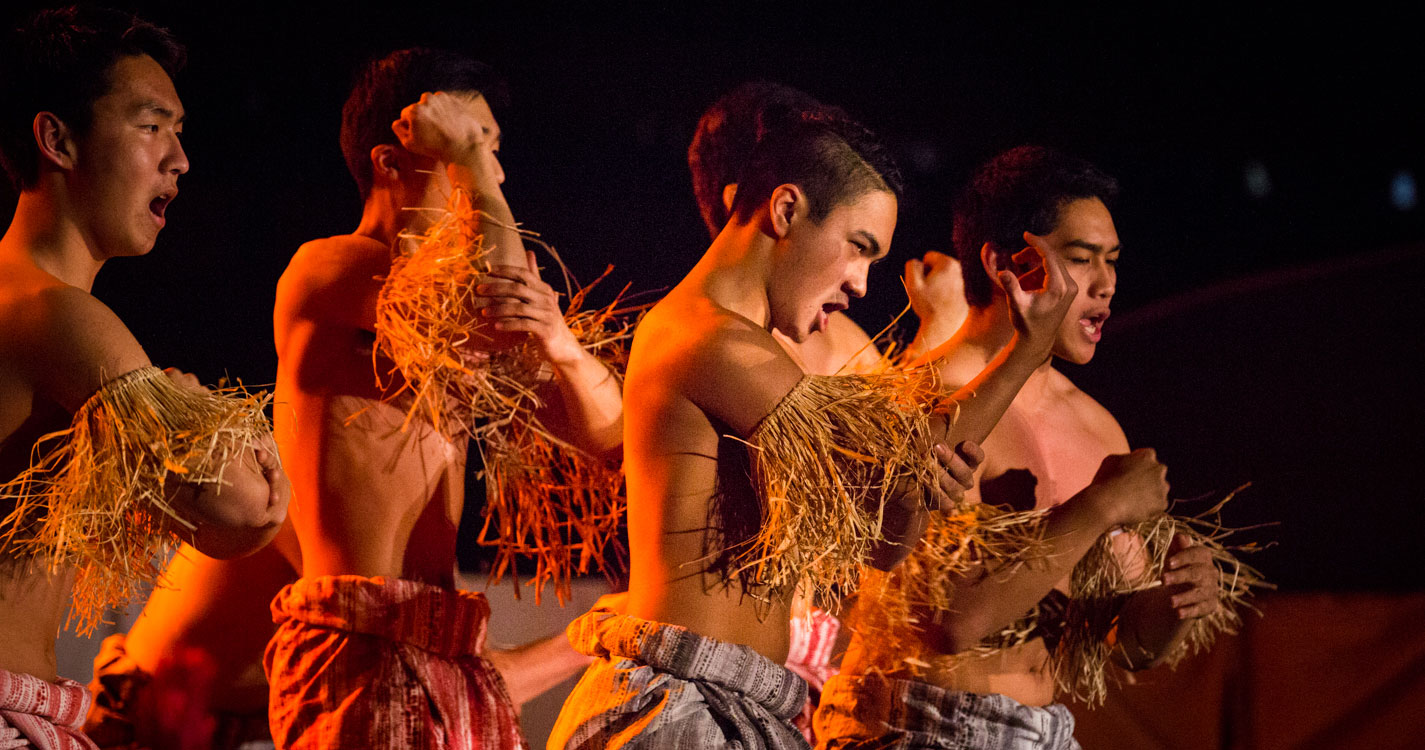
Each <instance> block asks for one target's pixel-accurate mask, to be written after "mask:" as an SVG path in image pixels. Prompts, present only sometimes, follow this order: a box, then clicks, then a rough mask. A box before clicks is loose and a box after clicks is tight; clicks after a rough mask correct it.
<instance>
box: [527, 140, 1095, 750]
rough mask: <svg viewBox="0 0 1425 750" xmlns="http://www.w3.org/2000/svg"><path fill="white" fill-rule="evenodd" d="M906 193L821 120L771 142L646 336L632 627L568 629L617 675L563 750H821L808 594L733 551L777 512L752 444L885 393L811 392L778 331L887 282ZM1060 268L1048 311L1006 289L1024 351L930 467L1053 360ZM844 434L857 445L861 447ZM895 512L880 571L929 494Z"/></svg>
mask: <svg viewBox="0 0 1425 750" xmlns="http://www.w3.org/2000/svg"><path fill="white" fill-rule="evenodd" d="M898 190H899V179H898V176H897V174H896V172H895V169H894V166H893V165H892V164H891V162H890V159H889V157H888V156H887V155H886V153H885V151H884V150H883V149H882V148H881V147H880V146H879V144H877V143H876V142H875V141H874V137H873V136H871V135H870V134H869V133H868V132H866V131H865V130H864V129H863V128H861V127H860V126H858V125H856V124H854V123H850V122H847V121H844V120H839V119H831V118H819V117H813V118H808V119H807V120H806V121H805V122H803V123H799V124H798V125H796V126H794V127H789V128H784V129H779V130H778V131H777V132H774V133H771V134H769V135H768V136H767V137H766V138H764V139H763V141H762V142H761V143H759V144H758V146H757V148H756V151H755V153H754V155H753V157H752V158H751V160H750V161H749V164H748V166H747V168H746V169H745V170H744V171H743V173H742V176H741V178H740V183H739V185H738V188H737V196H736V198H735V199H734V203H733V211H732V219H731V220H730V221H729V223H728V224H727V226H726V227H724V228H723V230H722V231H721V232H720V233H719V234H718V236H717V238H716V239H715V240H714V241H713V243H712V246H711V247H709V248H708V250H707V252H706V253H705V254H704V255H703V257H702V259H701V260H700V261H699V262H698V264H697V265H696V266H695V267H694V269H693V270H692V271H691V272H690V273H689V274H688V276H687V277H686V278H685V279H684V280H683V281H682V282H681V283H679V284H678V285H677V286H676V287H675V288H674V289H673V290H672V291H671V292H670V293H669V294H668V296H667V297H665V298H664V299H663V300H662V301H661V302H660V303H658V305H656V306H655V307H654V308H653V309H652V310H651V311H649V313H648V315H647V316H646V317H645V318H644V320H643V322H642V323H641V324H640V326H639V329H638V331H637V333H636V334H635V338H634V345H633V350H632V355H631V358H630V362H629V370H628V380H627V389H628V391H627V392H628V396H629V397H628V399H627V408H626V420H627V421H626V428H625V436H624V437H625V450H624V467H625V472H626V476H627V478H628V490H629V537H630V543H631V549H630V552H631V557H632V568H631V579H630V590H629V601H628V610H627V614H626V615H616V614H614V613H611V612H608V611H602V612H601V611H595V612H591V613H589V614H587V615H585V616H584V617H583V618H581V619H580V620H579V621H577V622H576V623H575V624H574V625H572V626H571V627H570V633H571V640H573V641H574V642H575V646H576V647H577V648H581V649H583V650H585V651H586V652H588V653H591V654H593V655H595V656H596V657H599V658H596V661H595V662H594V664H593V666H591V667H590V668H589V670H588V671H587V672H586V673H585V675H584V677H583V679H582V680H581V681H580V683H579V686H578V687H577V688H576V689H575V691H574V693H573V695H571V696H570V698H569V700H568V702H566V703H565V706H564V710H563V712H562V713H561V716H560V720H559V723H558V724H557V725H556V727H555V730H554V734H553V736H552V738H551V743H550V746H551V747H568V748H596V747H711V746H723V744H724V743H726V744H728V745H730V744H732V743H737V742H741V743H744V744H743V745H742V746H755V747H771V748H781V747H804V746H805V740H804V739H803V738H802V735H801V734H800V733H799V732H798V731H797V730H796V728H795V727H793V726H792V724H791V723H790V719H791V718H792V716H794V715H795V714H796V713H797V712H798V711H800V710H801V706H802V704H803V702H804V700H805V696H806V687H805V683H803V682H802V681H801V679H800V678H798V677H796V676H795V675H794V674H792V673H791V672H789V671H787V670H786V669H785V668H783V667H782V666H781V662H782V660H783V659H784V658H785V656H786V653H787V640H788V618H789V610H790V604H791V599H792V595H793V591H792V590H791V587H790V586H787V587H782V588H777V589H775V590H769V589H768V588H767V587H765V586H760V585H758V579H756V578H755V577H750V576H745V575H740V574H739V573H738V572H737V570H736V569H735V567H733V566H735V565H736V563H735V562H733V563H731V564H729V553H731V554H732V556H733V557H734V558H735V557H736V551H738V550H740V549H745V548H746V546H747V545H748V544H749V543H750V541H751V540H752V539H753V538H754V537H756V536H757V535H758V534H759V533H761V532H762V530H763V529H762V526H763V524H764V523H765V519H759V518H758V516H759V514H760V511H759V509H758V505H759V500H766V499H767V498H760V499H759V498H758V497H756V496H754V495H753V494H752V492H753V491H752V487H751V486H750V484H749V482H748V474H747V469H746V463H745V462H746V461H747V457H748V450H749V449H748V448H747V446H745V445H743V444H741V443H739V442H738V440H739V439H749V440H750V441H751V443H752V445H753V448H752V449H751V451H753V452H757V451H776V450H777V449H778V446H777V445H776V444H773V443H771V442H767V441H764V440H763V438H765V437H766V433H765V432H761V431H762V430H764V429H765V428H766V425H767V424H768V422H769V420H773V419H777V420H779V421H780V420H781V419H784V418H786V417H787V416H788V413H787V409H788V408H789V407H788V403H789V399H790V400H791V401H794V402H802V401H805V400H806V399H807V394H808V393H809V392H810V391H809V390H808V388H809V386H807V384H812V386H818V385H820V386H825V385H828V384H830V385H831V386H832V387H835V386H837V385H841V384H844V385H847V386H849V388H847V389H846V390H845V391H843V392H845V393H853V392H855V391H858V390H861V389H863V387H866V386H868V385H869V382H868V381H864V380H860V379H849V378H825V377H822V378H818V377H816V376H806V374H805V372H804V371H803V370H802V368H801V367H799V366H798V365H797V363H796V362H795V361H793V360H792V359H791V357H789V356H788V355H787V354H786V352H784V351H783V350H782V348H781V347H780V346H779V345H778V344H777V343H776V341H775V339H773V338H772V335H771V333H770V331H771V329H773V328H776V329H778V330H780V331H782V332H783V333H785V334H787V335H788V336H789V337H790V338H792V339H793V340H794V341H797V342H801V341H804V340H806V339H807V337H808V336H810V335H812V334H813V333H814V332H816V331H820V330H824V329H825V328H826V325H827V321H828V318H829V315H830V314H831V313H833V312H835V311H838V310H841V309H844V308H845V307H846V305H847V304H848V303H849V301H850V299H851V298H852V297H860V296H862V295H864V294H865V292H866V287H865V285H866V274H867V271H868V269H869V267H870V264H871V263H873V262H874V261H876V260H878V259H880V258H881V257H884V255H885V254H886V252H887V251H888V250H889V247H890V242H891V235H892V232H893V231H894V229H895V223H896V209H897V200H898V199H897V193H898ZM1046 268H1047V279H1048V283H1047V284H1046V286H1045V287H1044V289H1043V290H1042V291H1040V292H1038V293H1026V292H1024V291H1022V290H1020V289H1019V286H1018V283H1017V281H1015V280H1014V276H1013V275H1012V274H1010V273H1008V272H1005V273H1004V274H1001V276H1000V280H1001V283H1004V284H1008V285H1009V286H1010V287H1011V288H1012V289H1013V295H1014V298H1015V300H1016V306H1015V308H1014V310H1015V315H1016V320H1017V321H1018V323H1019V326H1020V333H1019V335H1018V336H1017V337H1016V338H1015V341H1014V342H1013V343H1012V345H1011V346H1010V347H1008V348H1007V350H1006V352H1005V354H1004V356H1003V357H1001V358H1000V359H999V360H997V361H996V362H995V363H994V365H993V366H992V367H991V368H989V369H988V370H987V371H986V373H985V374H984V376H983V377H981V378H978V379H976V380H975V381H974V382H973V383H972V384H971V387H970V388H967V389H965V390H963V391H961V392H959V393H957V394H954V395H952V396H950V400H951V401H955V402H958V403H959V406H960V409H959V415H958V418H957V419H956V421H955V423H954V424H953V425H947V424H946V420H945V419H944V418H943V416H939V415H941V414H943V413H944V412H942V411H938V412H936V415H934V416H931V417H929V425H930V426H929V427H928V428H927V430H926V432H925V434H926V435H927V437H928V439H927V440H926V442H925V444H924V445H916V446H913V448H912V449H913V450H915V451H917V452H920V453H923V454H924V455H927V456H928V455H929V454H930V452H931V443H933V442H948V443H949V444H958V443H959V441H962V440H978V439H980V438H981V437H983V435H984V434H986V433H987V432H988V431H989V428H990V427H991V426H992V425H993V424H994V421H995V420H996V419H997V418H998V417H999V414H1000V412H1001V411H1002V410H1003V409H1004V408H1005V407H1006V406H1008V404H1009V402H1010V399H1011V398H1012V397H1013V394H1014V392H1015V391H1016V390H1017V389H1018V387H1019V385H1020V384H1021V383H1022V381H1023V379H1024V378H1027V377H1028V376H1029V374H1030V373H1031V372H1032V371H1033V370H1034V368H1035V367H1036V366H1038V364H1039V363H1040V362H1042V361H1043V359H1044V358H1045V357H1047V356H1048V351H1049V340H1050V339H1052V335H1051V332H1052V331H1053V330H1054V329H1055V328H1056V327H1057V326H1058V323H1059V320H1060V318H1062V316H1063V313H1064V311H1065V310H1066V309H1067V303H1068V298H1069V297H1070V296H1072V289H1071V288H1070V287H1069V286H1068V282H1067V280H1066V278H1065V277H1064V275H1063V273H1062V269H1061V268H1060V267H1059V266H1056V265H1055V263H1054V261H1053V259H1049V265H1048V266H1047V267H1046ZM972 391H973V392H974V393H975V395H974V396H971V395H970V394H971V392H972ZM803 405H805V406H807V408H808V409H810V410H813V411H818V412H820V411H821V407H820V406H815V405H810V404H803ZM822 406H825V404H822ZM791 408H793V409H797V408H799V407H798V406H792V407H791ZM926 408H927V409H928V408H929V404H927V405H926ZM947 408H950V407H948V406H947ZM914 411H915V413H916V414H917V415H922V414H923V413H922V412H921V411H920V410H919V407H915V409H914ZM922 418H923V417H922ZM832 432H834V433H838V434H839V435H840V436H841V437H844V438H845V439H846V440H848V444H849V445H852V446H858V445H859V441H860V440H861V439H862V436H861V435H854V436H853V435H848V434H845V433H844V431H842V430H837V429H834V428H833V429H832ZM725 436H731V437H730V438H729V437H725ZM803 437H804V438H805V441H806V443H807V444H811V443H812V442H813V441H814V440H816V439H817V438H818V435H817V434H810V433H808V434H806V435H804V436H803V435H789V436H787V439H788V440H797V441H799V442H800V441H801V440H802V438H803ZM900 438H901V439H902V440H903V439H904V438H905V436H904V435H901V436H900ZM861 449H862V450H872V448H869V447H862V448H861ZM848 450H849V449H848ZM838 455H840V454H838ZM775 459H776V457H772V459H769V458H767V457H765V456H759V457H757V458H756V461H757V462H758V464H759V465H761V466H766V465H768V464H769V461H771V460H775ZM831 460H832V461H837V460H843V459H836V458H832V459H831ZM844 460H847V461H851V460H856V459H850V458H846V459H844ZM895 494H896V499H895V501H894V502H891V503H888V505H887V507H886V508H885V517H884V523H883V524H882V525H881V526H880V527H879V529H878V531H879V533H880V534H882V535H883V539H882V544H880V545H879V546H878V547H876V548H874V549H873V551H872V552H871V558H872V559H871V562H872V564H874V565H876V566H877V567H882V568H889V567H892V566H893V565H894V564H895V563H896V562H897V560H899V559H900V558H901V557H903V555H904V553H905V552H906V551H907V550H908V548H906V547H905V546H904V545H905V544H907V543H912V542H914V541H915V540H916V539H917V538H918V536H919V533H920V529H921V528H922V527H923V524H924V521H925V511H924V506H923V505H922V501H921V497H922V494H921V490H920V488H919V487H914V486H910V485H909V484H908V483H907V484H905V485H899V486H898V491H897V492H896V493H895ZM791 512H795V510H792V511H791ZM733 519H738V520H733ZM840 520H841V519H831V518H827V519H825V523H826V525H827V526H828V527H830V526H832V525H833V524H835V523H837V522H838V521H840ZM781 541H782V542H785V543H786V544H787V545H791V546H796V545H798V544H802V543H805V542H806V541H807V540H781ZM773 549H776V550H777V551H778V552H779V553H780V552H784V551H786V547H782V546H780V545H779V544H778V545H776V546H774V547H773ZM799 552H803V553H811V552H812V549H811V548H810V547H808V548H806V549H802V550H799ZM761 559H762V560H763V561H764V562H766V561H768V559H769V558H765V557H764V558H761ZM773 564H775V563H773Z"/></svg>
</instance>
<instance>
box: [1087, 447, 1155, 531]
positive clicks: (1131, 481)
mask: <svg viewBox="0 0 1425 750" xmlns="http://www.w3.org/2000/svg"><path fill="white" fill-rule="evenodd" d="M1088 492H1089V496H1090V497H1091V498H1092V499H1093V502H1094V503H1095V504H1096V506H1097V507H1098V508H1099V511H1100V512H1101V513H1102V514H1103V517H1104V520H1105V522H1106V523H1107V524H1108V525H1109V527H1114V526H1123V525H1127V524H1133V523H1138V522H1139V521H1147V520H1149V519H1151V518H1153V517H1155V516H1157V515H1158V514H1160V513H1162V512H1163V511H1165V510H1167V508H1168V467H1166V466H1164V465H1163V464H1161V463H1159V462H1158V454H1157V453H1156V452H1155V451H1154V450H1153V449H1152V448H1139V449H1138V450H1136V451H1133V452H1132V453H1123V454H1115V455H1112V456H1107V457H1105V458H1104V459H1103V463H1101V464H1099V467H1098V473H1097V474H1096V475H1094V478H1093V482H1092V483H1091V484H1090V485H1089V486H1088Z"/></svg>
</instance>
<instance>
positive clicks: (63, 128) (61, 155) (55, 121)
mask: <svg viewBox="0 0 1425 750" xmlns="http://www.w3.org/2000/svg"><path fill="white" fill-rule="evenodd" d="M31 127H32V129H33V130H34V136H35V146H36V148H38V149H39V152H40V160H41V161H42V162H46V161H47V162H49V163H50V164H53V165H54V166H56V167H58V168H60V169H65V170H68V169H73V168H74V165H75V162H76V161H77V156H78V154H77V151H78V149H76V148H75V143H74V134H73V133H72V132H71V131H70V129H69V126H68V125H65V124H64V121H63V120H61V119H59V117H58V116H56V115H55V114H54V113H53V112H40V113H38V114H36V115H35V120H34V122H33V123H31Z"/></svg>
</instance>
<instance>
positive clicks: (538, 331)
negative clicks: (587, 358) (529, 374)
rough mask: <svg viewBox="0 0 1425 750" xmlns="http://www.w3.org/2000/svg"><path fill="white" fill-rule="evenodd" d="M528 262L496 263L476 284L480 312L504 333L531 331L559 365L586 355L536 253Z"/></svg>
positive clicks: (544, 352) (546, 354) (527, 253)
mask: <svg viewBox="0 0 1425 750" xmlns="http://www.w3.org/2000/svg"><path fill="white" fill-rule="evenodd" d="M525 261H526V265H524V266H494V267H493V268H491V270H490V272H489V273H488V274H486V275H485V277H484V279H482V280H481V282H480V283H479V284H477V285H476V287H475V294H476V299H475V303H474V306H475V308H476V309H477V310H479V315H480V316H481V317H483V318H484V319H486V320H488V321H490V322H491V326H492V327H493V328H494V329H495V330H496V331H500V332H502V333H528V334H529V335H530V337H531V338H532V339H533V340H534V342H535V344H536V346H538V347H539V350H540V353H541V354H542V355H543V356H544V358H545V360H546V361H548V362H549V363H550V364H551V365H555V366H556V367H557V366H559V365H563V364H570V363H573V362H575V361H577V360H578V359H579V358H580V357H582V356H583V355H584V353H585V352H584V349H583V347H581V346H580V345H579V341H578V339H576V338H574V333H573V332H572V331H570V330H569V326H568V325H567V324H566V323H565V322H564V313H563V312H562V311H561V310H560V309H559V295H558V293H556V292H555V291H554V289H553V287H551V286H549V285H548V284H546V283H544V280H543V279H541V278H540V277H539V266H537V265H536V264H535V260H534V253H533V252H530V251H528V250H527V251H525Z"/></svg>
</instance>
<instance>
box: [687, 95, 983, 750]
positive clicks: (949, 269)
mask: <svg viewBox="0 0 1425 750" xmlns="http://www.w3.org/2000/svg"><path fill="white" fill-rule="evenodd" d="M806 113H822V114H825V115H829V116H845V113H842V112H841V111H840V110H838V109H836V108H834V107H829V106H827V105H825V104H822V103H821V102H819V101H817V100H816V99H815V98H813V97H812V96H811V95H810V94H807V93H805V92H803V91H799V90H797V89H794V88H792V87H790V86H784V85H782V84H778V83H769V82H765V81H754V82H750V83H744V84H742V85H740V86H738V87H737V88H735V89H733V90H732V91H729V92H728V93H726V94H724V95H723V96H722V97H720V98H719V99H718V100H717V101H716V102H713V104H712V106H710V107H708V109H707V111H705V112H703V115H702V117H700V118H699V119H698V127H697V129H696V130H695V131H694V133H693V141H692V143H691V144H690V145H689V146H688V170H689V171H690V172H691V173H692V176H693V194H694V195H695V196H696V197H697V200H698V210H699V213H700V214H701V215H702V218H703V223H704V224H705V225H706V226H707V229H708V235H709V239H717V236H718V234H719V233H721V232H722V228H723V227H725V226H727V221H728V219H729V217H730V216H731V212H732V201H733V197H734V196H735V195H736V194H737V180H738V179H739V176H740V175H741V173H742V169H743V167H745V166H746V164H747V160H748V159H749V158H750V157H751V156H752V150H753V149H754V148H755V147H756V146H757V142H758V141H760V140H761V139H762V138H763V137H764V136H765V135H766V134H767V133H769V132H772V131H774V130H776V129H778V128H781V127H788V126H791V125H794V124H796V123H797V122H799V121H800V120H801V118H802V117H803V116H804V115H805V114H806ZM959 285H960V266H959V264H958V263H956V262H955V260H954V259H953V258H947V257H946V256H944V255H941V254H940V253H930V254H928V255H927V256H926V260H925V261H920V260H914V259H912V260H909V261H907V262H906V287H907V290H908V291H910V292H911V299H912V302H913V303H914V304H915V307H916V312H917V314H919V315H920V317H921V319H922V321H923V325H922V332H927V333H929V332H931V331H933V330H934V329H935V328H937V327H940V328H943V327H946V326H949V327H950V330H951V331H953V330H954V329H955V328H957V327H959V325H960V322H961V321H962V320H963V319H964V311H965V301H964V295H962V294H961V293H960V291H959V289H960V287H959ZM932 292H933V293H932ZM930 335H933V333H931V334H930ZM772 336H773V337H774V338H776V340H777V343H779V344H781V345H782V347H783V348H784V349H786V351H787V353H788V354H789V355H791V357H792V358H793V359H794V360H796V361H797V363H798V364H800V365H801V366H802V369H803V370H805V371H806V372H807V373H808V374H811V375H836V374H839V373H845V374H866V373H871V372H874V371H875V370H876V368H877V367H879V366H881V364H882V362H881V353H880V351H879V350H878V349H877V347H876V346H874V345H873V344H872V343H871V340H870V337H868V336H867V335H866V332H865V331H863V330H862V329H861V327H860V326H858V325H857V324H856V322H855V321H854V320H852V319H851V318H850V317H849V316H848V315H846V313H844V312H842V311H839V310H838V311H836V312H834V313H832V314H831V315H830V317H829V318H828V319H827V324H826V330H824V331H817V332H815V333H813V334H811V335H810V336H808V337H807V339H806V340H805V341H802V342H800V343H798V342H795V341H793V340H792V339H790V338H788V337H787V336H786V335H785V334H783V333H782V332H781V331H778V330H776V329H773V330H772ZM947 338H948V336H947ZM939 340H940V339H937V342H938V341H939ZM966 450H967V453H966V455H965V456H959V457H952V461H953V463H952V464H951V465H949V466H947V467H946V468H947V469H948V470H949V471H950V472H951V473H952V474H957V473H958V472H961V471H963V472H966V473H964V474H959V476H960V477H961V479H962V480H968V479H969V476H972V472H973V468H972V466H973V465H974V462H975V461H976V460H977V459H978V458H979V456H980V453H979V451H978V450H977V447H975V448H971V447H968V446H967V447H966ZM964 487H965V488H968V487H969V482H968V481H966V482H965V484H964ZM794 611H795V616H794V617H792V630H791V639H790V643H789V646H788V652H787V660H786V666H787V668H788V669H790V670H792V671H793V672H796V673H797V675H798V676H800V677H801V678H802V679H804V680H806V682H807V688H808V694H807V708H806V710H805V711H804V712H803V715H801V716H799V717H797V725H798V726H800V727H802V728H803V730H804V732H805V733H806V734H807V735H808V736H810V732H811V716H812V714H811V712H812V711H814V710H815V709H816V704H817V701H818V699H819V698H820V696H821V687H822V685H823V684H825V683H826V680H827V678H829V677H830V676H831V675H833V674H835V673H836V667H835V661H836V659H838V658H839V657H840V654H841V652H843V651H844V650H845V647H846V643H847V637H846V636H847V632H846V631H845V630H843V629H842V628H841V622H840V620H839V619H837V617H836V616H835V615H832V614H831V613H830V612H827V611H825V610H823V609H820V608H816V607H814V606H813V603H811V602H807V601H805V598H802V599H799V600H797V603H796V605H795V606H794Z"/></svg>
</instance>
